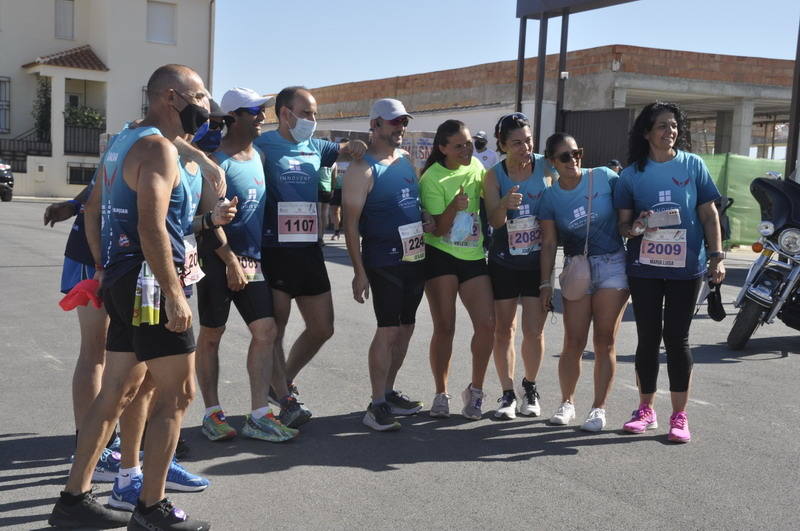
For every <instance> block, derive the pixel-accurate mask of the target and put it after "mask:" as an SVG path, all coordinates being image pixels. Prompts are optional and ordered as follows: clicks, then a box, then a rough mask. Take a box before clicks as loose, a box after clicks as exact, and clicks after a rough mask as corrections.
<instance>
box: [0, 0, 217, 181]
mask: <svg viewBox="0 0 800 531" xmlns="http://www.w3.org/2000/svg"><path fill="white" fill-rule="evenodd" d="M214 8H215V2H214V0H158V1H156V0H24V1H23V0H0V50H2V52H0V158H2V159H4V160H6V162H8V163H10V164H11V165H12V167H13V170H14V175H15V180H16V185H15V191H14V193H15V195H36V196H73V195H75V194H76V193H77V192H79V191H80V190H81V188H82V187H83V186H84V185H85V184H86V182H88V180H89V179H90V178H91V175H92V173H93V171H94V168H95V167H96V166H97V163H98V161H99V159H98V152H99V148H98V145H99V136H100V134H102V133H103V132H106V131H108V132H116V131H118V130H119V129H120V128H121V127H122V125H123V124H124V123H125V122H126V121H129V120H132V119H135V118H139V117H141V116H142V115H143V112H144V110H145V109H146V105H147V102H146V98H145V97H144V91H143V88H144V86H145V85H146V84H147V79H148V77H149V76H150V74H151V73H152V72H153V70H155V69H156V68H157V67H158V66H160V65H162V64H165V63H181V64H185V65H188V66H190V67H192V68H194V69H195V70H196V71H197V72H198V73H199V74H200V76H201V77H203V79H204V80H205V82H206V86H208V87H209V89H210V80H211V77H212V69H213V54H214V44H213V35H214ZM41 83H45V85H43V86H40V84H41ZM48 86H49V90H48V88H47V87H48ZM47 96H49V107H50V108H49V112H47V108H46V101H47V99H48V98H47ZM34 109H42V110H41V111H40V112H38V119H35V118H34ZM93 111H94V112H93ZM98 113H99V115H101V116H100V117H98V116H97V114H98ZM92 115H94V121H93V122H92V121H89V122H87V120H86V117H87V116H89V117H91V116H92ZM102 117H104V118H105V120H104V122H105V124H104V125H103V124H102V121H103V120H102ZM98 122H100V123H98ZM97 125H100V127H97Z"/></svg>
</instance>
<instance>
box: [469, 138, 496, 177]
mask: <svg viewBox="0 0 800 531" xmlns="http://www.w3.org/2000/svg"><path fill="white" fill-rule="evenodd" d="M472 142H473V144H475V155H474V156H475V157H476V158H477V159H478V160H479V161H481V164H483V167H484V168H486V169H487V170H488V169H489V168H491V167H493V166H494V165H495V164H497V163H498V162H500V157H498V156H497V152H496V151H494V150H492V149H489V148H488V147H487V146H488V144H489V138H488V137H487V136H486V131H478V132H477V133H475V136H473V137H472Z"/></svg>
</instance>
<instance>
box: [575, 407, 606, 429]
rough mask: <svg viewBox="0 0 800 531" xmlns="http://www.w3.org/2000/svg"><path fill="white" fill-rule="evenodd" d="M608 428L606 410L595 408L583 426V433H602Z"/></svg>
mask: <svg viewBox="0 0 800 531" xmlns="http://www.w3.org/2000/svg"><path fill="white" fill-rule="evenodd" d="M605 427H606V410H605V409H601V408H599V407H593V408H592V409H591V410H590V411H589V415H587V416H586V420H585V421H584V422H583V424H582V425H581V429H582V430H583V431H594V432H597V431H600V430H602V429H603V428H605Z"/></svg>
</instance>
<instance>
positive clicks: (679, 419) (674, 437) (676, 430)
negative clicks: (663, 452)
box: [667, 411, 692, 443]
mask: <svg viewBox="0 0 800 531" xmlns="http://www.w3.org/2000/svg"><path fill="white" fill-rule="evenodd" d="M667 438H668V439H669V440H670V441H672V442H677V443H687V442H689V441H691V440H692V434H691V433H689V420H688V419H687V418H686V412H685V411H678V412H677V413H673V414H672V416H670V418H669V435H668V436H667Z"/></svg>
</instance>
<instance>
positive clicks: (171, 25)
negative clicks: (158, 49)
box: [147, 1, 177, 44]
mask: <svg viewBox="0 0 800 531" xmlns="http://www.w3.org/2000/svg"><path fill="white" fill-rule="evenodd" d="M147 40H148V41H149V42H157V43H160V44H175V43H176V42H177V41H176V39H175V4H167V3H164V2H151V1H148V2H147Z"/></svg>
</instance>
